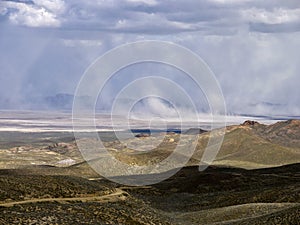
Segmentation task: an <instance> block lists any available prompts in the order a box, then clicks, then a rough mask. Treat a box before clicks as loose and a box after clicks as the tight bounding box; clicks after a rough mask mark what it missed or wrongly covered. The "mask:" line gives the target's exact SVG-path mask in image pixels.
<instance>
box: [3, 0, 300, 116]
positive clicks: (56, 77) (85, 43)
mask: <svg viewBox="0 0 300 225" xmlns="http://www.w3.org/2000/svg"><path fill="white" fill-rule="evenodd" d="M143 40H162V41H167V42H173V43H176V44H179V45H182V46H184V47H186V48H188V49H190V50H191V51H193V52H194V53H196V54H197V55H198V56H199V57H201V58H202V59H203V60H204V61H205V62H206V63H207V65H208V66H209V67H210V69H211V70H212V71H213V73H214V74H215V76H216V78H217V80H218V82H219V84H220V87H221V89H222V91H223V94H224V98H225V103H226V107H227V112H228V113H235V114H255V115H265V116H269V115H289V116H299V114H300V88H299V83H300V74H299V71H300V2H299V0H285V1H282V0H265V1H261V0H184V1H183V0H182V1H175V0H161V1H159V0H0V109H5V108H10V109H30V108H36V105H37V104H42V103H41V101H42V100H41V99H45V98H47V96H55V95H56V94H58V93H67V94H74V92H75V90H76V87H77V85H78V82H79V81H80V79H81V77H82V75H83V74H84V72H85V70H86V69H87V68H88V66H89V65H91V64H92V63H93V62H94V61H95V60H96V59H97V58H98V57H99V56H101V55H103V54H104V53H105V52H107V51H109V50H111V49H112V48H115V47H117V46H119V45H122V44H126V43H130V42H135V41H143ZM144 66H145V68H150V66H149V65H144ZM140 71H146V72H144V73H147V70H146V69H144V70H143V69H141V68H139V67H137V68H136V69H134V68H129V69H128V71H127V72H126V71H125V72H124V74H125V76H124V75H122V76H121V72H120V74H119V75H118V74H117V75H116V76H115V78H113V79H112V80H111V81H109V82H108V84H107V87H106V93H104V95H103V99H104V100H103V101H104V104H103V105H106V104H108V103H109V102H111V100H112V99H113V96H114V95H116V94H117V93H118V91H120V89H121V88H122V87H123V86H124V85H126V84H127V83H128V82H129V81H130V80H132V79H134V78H137V77H138V76H144V75H145V74H139V72H140ZM168 71H169V72H168ZM159 72H161V73H164V74H167V75H165V76H166V77H168V78H170V79H173V80H174V81H175V82H177V83H179V84H181V85H182V86H183V87H186V89H188V92H189V95H190V96H191V97H192V99H193V100H194V101H195V102H196V103H197V104H199V105H201V104H203V105H205V104H207V103H206V102H205V99H204V98H203V96H204V95H203V93H201V91H199V90H197V87H194V86H193V84H191V83H189V82H190V81H188V79H187V78H186V77H185V76H184V74H182V76H180V75H179V74H176V73H178V71H177V72H174V71H173V70H167V69H165V68H162V69H161V70H159V71H158V70H157V71H156V70H154V72H153V71H152V73H153V74H154V73H159ZM149 73H150V72H149ZM168 73H169V74H168ZM130 74H134V75H132V76H130ZM174 74H176V75H174ZM140 88H141V89H145V88H147V89H152V88H153V89H154V88H155V84H152V83H149V84H146V85H145V86H143V87H140ZM165 91H166V92H170V91H172V90H165ZM149 102H155V101H149ZM160 104H161V102H159V103H158V105H159V107H158V108H163V107H161V106H160ZM204 108H205V107H204Z"/></svg>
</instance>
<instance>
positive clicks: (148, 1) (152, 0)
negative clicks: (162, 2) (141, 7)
mask: <svg viewBox="0 0 300 225" xmlns="http://www.w3.org/2000/svg"><path fill="white" fill-rule="evenodd" d="M127 2H131V3H143V4H146V5H157V4H158V2H157V1H156V0H127Z"/></svg>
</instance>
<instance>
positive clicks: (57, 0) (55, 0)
mask: <svg viewBox="0 0 300 225" xmlns="http://www.w3.org/2000/svg"><path fill="white" fill-rule="evenodd" d="M33 2H34V3H35V4H36V5H37V6H41V7H43V8H46V9H48V10H49V11H51V12H54V13H62V12H63V11H64V10H65V2H64V1H63V0H33Z"/></svg>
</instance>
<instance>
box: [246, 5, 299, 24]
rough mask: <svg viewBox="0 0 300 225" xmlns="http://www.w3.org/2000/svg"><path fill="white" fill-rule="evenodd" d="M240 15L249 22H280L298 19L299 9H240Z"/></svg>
mask: <svg viewBox="0 0 300 225" xmlns="http://www.w3.org/2000/svg"><path fill="white" fill-rule="evenodd" d="M241 15H242V17H243V18H244V19H245V20H247V21H250V22H256V23H266V24H282V23H290V22H296V21H300V9H283V8H276V9H273V10H272V11H268V10H266V9H260V8H251V9H245V10H242V11H241Z"/></svg>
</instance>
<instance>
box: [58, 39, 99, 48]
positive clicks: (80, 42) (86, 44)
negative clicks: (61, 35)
mask: <svg viewBox="0 0 300 225" xmlns="http://www.w3.org/2000/svg"><path fill="white" fill-rule="evenodd" d="M63 44H64V45H65V46H67V47H79V46H83V47H96V46H101V45H102V44H103V43H102V41H100V40H72V39H64V40H63Z"/></svg>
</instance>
